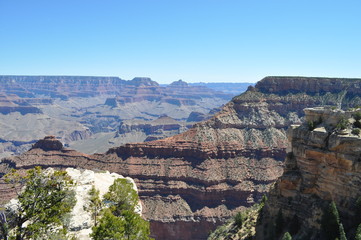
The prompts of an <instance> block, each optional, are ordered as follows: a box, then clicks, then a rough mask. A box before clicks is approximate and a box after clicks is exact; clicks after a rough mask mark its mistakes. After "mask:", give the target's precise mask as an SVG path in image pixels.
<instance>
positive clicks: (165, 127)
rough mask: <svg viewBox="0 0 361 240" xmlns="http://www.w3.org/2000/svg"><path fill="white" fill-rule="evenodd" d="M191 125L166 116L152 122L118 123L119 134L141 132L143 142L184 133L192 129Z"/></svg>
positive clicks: (131, 121)
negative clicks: (143, 138)
mask: <svg viewBox="0 0 361 240" xmlns="http://www.w3.org/2000/svg"><path fill="white" fill-rule="evenodd" d="M194 123H195V122H193V123H187V124H185V123H184V122H180V121H177V120H175V119H173V118H171V117H168V116H161V117H159V118H158V119H156V120H153V121H145V120H125V121H122V122H121V123H120V126H119V131H118V133H119V134H124V135H126V134H128V133H132V132H141V133H144V135H145V136H146V139H145V140H144V141H145V142H149V141H152V140H158V139H162V138H165V137H170V136H173V135H176V134H179V133H182V132H184V131H186V130H187V129H188V128H190V127H192V125H193V124H194Z"/></svg>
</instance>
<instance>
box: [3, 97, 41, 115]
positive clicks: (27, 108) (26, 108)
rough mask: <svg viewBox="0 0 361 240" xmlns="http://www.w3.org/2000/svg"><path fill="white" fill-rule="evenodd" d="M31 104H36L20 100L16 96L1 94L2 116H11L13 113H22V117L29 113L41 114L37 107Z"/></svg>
mask: <svg viewBox="0 0 361 240" xmlns="http://www.w3.org/2000/svg"><path fill="white" fill-rule="evenodd" d="M30 103H32V104H34V102H31V101H26V100H25V99H20V98H19V97H18V96H16V95H13V94H11V95H9V96H7V95H3V94H0V114H9V113H11V112H20V113H21V114H22V115H25V114H28V113H41V110H40V109H39V108H37V107H34V106H31V105H30Z"/></svg>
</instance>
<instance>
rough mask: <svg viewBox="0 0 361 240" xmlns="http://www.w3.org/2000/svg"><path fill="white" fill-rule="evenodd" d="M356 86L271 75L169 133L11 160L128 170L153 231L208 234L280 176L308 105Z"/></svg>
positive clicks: (347, 97)
mask: <svg viewBox="0 0 361 240" xmlns="http://www.w3.org/2000/svg"><path fill="white" fill-rule="evenodd" d="M357 84H358V85H357ZM333 86H335V87H336V88H337V91H333V88H332V87H333ZM357 86H361V80H360V79H352V80H347V79H321V78H319V79H314V78H299V77H297V78H292V77H267V78H265V79H263V80H261V81H260V82H258V83H257V84H256V86H255V87H250V88H249V89H248V90H247V92H245V93H243V94H241V95H239V96H237V97H235V98H233V100H232V101H231V102H229V103H228V104H226V105H225V106H224V107H223V108H222V110H221V111H220V112H219V113H217V114H216V115H215V116H214V117H213V118H211V119H209V120H207V121H205V122H201V123H198V124H195V126H194V127H193V128H192V129H190V130H188V131H187V132H184V133H182V134H179V135H176V136H173V137H170V138H167V139H162V140H157V141H152V142H147V143H131V144H125V145H123V146H120V147H116V148H112V149H109V150H108V151H107V153H106V154H94V155H87V154H81V153H78V152H76V151H72V150H68V149H62V150H60V151H47V152H46V151H43V150H42V149H32V150H31V151H29V152H27V153H25V154H24V155H22V156H19V157H13V158H11V159H8V160H7V161H8V164H10V163H12V164H13V165H14V164H16V167H17V168H27V167H30V166H35V165H43V166H58V167H81V168H86V169H108V170H110V171H114V172H117V173H120V174H122V175H126V176H130V177H132V178H134V180H135V181H136V183H137V186H138V188H139V195H140V198H141V201H142V204H143V209H144V216H145V217H146V218H147V219H148V220H150V222H151V231H152V234H153V236H154V237H156V239H205V238H206V237H207V235H208V233H209V231H210V230H213V229H214V228H215V227H216V226H217V225H219V224H221V223H222V222H224V221H226V220H227V219H229V218H230V217H231V216H232V215H233V214H234V213H235V212H237V211H239V210H240V209H243V208H245V207H249V206H251V205H252V204H254V203H255V202H257V201H258V200H259V199H260V198H261V197H262V195H263V194H265V193H266V192H267V191H268V189H269V187H270V186H271V185H272V183H273V182H274V181H275V180H276V179H277V178H278V177H279V176H281V174H282V170H283V160H284V158H285V156H286V148H287V147H288V140H287V137H286V129H287V128H288V126H289V125H291V124H295V123H301V121H302V119H303V116H304V113H303V109H304V108H306V107H315V106H320V105H334V106H339V105H341V106H343V107H348V106H353V105H361V104H360V103H361V99H360V98H359V97H358V96H357V95H355V94H353V93H354V92H355V91H356V90H351V89H354V88H356V87H357ZM315 88H316V89H318V90H319V92H317V91H315V90H314V89H315ZM340 89H341V91H339V90H340ZM352 91H353V92H352Z"/></svg>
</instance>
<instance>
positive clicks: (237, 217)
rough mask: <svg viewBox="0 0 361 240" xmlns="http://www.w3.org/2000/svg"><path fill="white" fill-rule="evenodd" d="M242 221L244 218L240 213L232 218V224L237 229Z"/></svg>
mask: <svg viewBox="0 0 361 240" xmlns="http://www.w3.org/2000/svg"><path fill="white" fill-rule="evenodd" d="M243 221H244V216H243V214H242V213H241V212H238V213H237V214H236V215H235V216H234V223H235V224H236V226H237V227H241V226H242V223H243Z"/></svg>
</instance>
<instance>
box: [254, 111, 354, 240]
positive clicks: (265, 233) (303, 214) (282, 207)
mask: <svg viewBox="0 0 361 240" xmlns="http://www.w3.org/2000/svg"><path fill="white" fill-rule="evenodd" d="M357 112H359V110H348V111H341V110H332V109H330V108H326V109H325V108H312V109H305V113H306V119H305V122H304V123H303V124H302V125H294V126H292V127H290V129H289V131H288V138H289V141H290V148H289V152H288V155H287V158H286V162H285V170H284V173H283V175H282V176H281V177H280V178H279V179H278V180H277V182H276V184H275V187H274V188H273V189H272V190H271V192H270V195H269V200H268V202H267V204H266V205H265V208H264V210H263V212H262V213H261V217H260V219H259V221H258V226H257V235H256V239H272V238H275V239H278V238H279V237H280V236H281V235H282V234H283V233H284V232H286V231H289V232H290V233H291V235H292V237H293V239H326V238H325V236H324V235H323V233H322V231H321V222H322V220H321V219H322V215H323V214H324V209H325V207H327V206H328V204H329V203H330V202H331V201H334V202H335V203H336V206H337V208H338V211H339V213H340V222H342V224H343V227H344V229H345V232H346V234H347V236H348V238H349V239H354V234H355V230H356V227H357V225H358V224H359V222H358V221H359V220H357V219H358V216H356V214H357V211H356V208H357V206H356V201H357V199H358V198H359V197H360V196H361V191H360V187H359V186H360V179H361V165H360V153H361V138H360V130H356V129H359V127H360V125H359V122H358V121H359V120H358V118H357V117H355V116H357V114H356V113H357ZM359 114H360V112H359ZM360 115H361V114H360ZM355 118H356V119H355ZM357 122H358V123H357ZM312 123H315V124H314V125H312ZM280 212H282V215H281V216H282V218H283V219H282V222H283V224H282V228H279V229H280V231H279V232H278V233H277V232H275V229H274V228H275V225H274V224H275V221H277V220H275V219H277V218H278V219H279V218H280V217H279V216H280Z"/></svg>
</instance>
